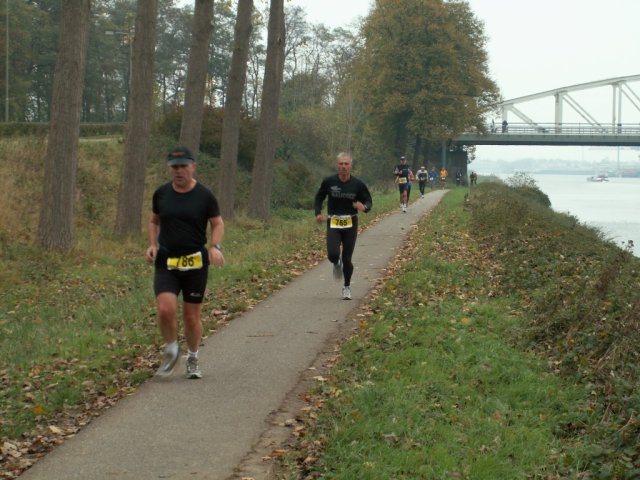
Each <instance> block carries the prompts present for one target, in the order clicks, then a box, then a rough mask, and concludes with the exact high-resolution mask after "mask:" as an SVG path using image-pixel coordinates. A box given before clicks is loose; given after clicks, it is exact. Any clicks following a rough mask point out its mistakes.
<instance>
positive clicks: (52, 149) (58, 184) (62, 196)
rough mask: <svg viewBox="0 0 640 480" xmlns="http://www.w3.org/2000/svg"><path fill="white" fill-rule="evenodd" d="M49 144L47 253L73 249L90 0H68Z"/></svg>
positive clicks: (43, 215) (43, 221)
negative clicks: (55, 250) (74, 209)
mask: <svg viewBox="0 0 640 480" xmlns="http://www.w3.org/2000/svg"><path fill="white" fill-rule="evenodd" d="M61 7H62V8H61V16H60V28H59V35H58V54H57V58H56V65H55V73H54V81H53V95H52V100H51V116H50V118H51V121H50V125H49V142H48V145H47V154H46V157H45V159H44V166H45V171H44V181H43V189H42V205H41V210H40V219H39V223H38V233H37V237H36V242H37V243H38V244H39V245H40V246H41V247H43V248H45V249H47V250H53V249H63V250H68V249H70V248H71V247H72V246H73V242H74V235H73V201H74V197H75V186H76V171H77V166H78V138H79V136H80V109H81V102H82V87H83V84H84V70H85V63H86V54H87V44H88V32H89V18H90V13H91V1H90V0H62V2H61Z"/></svg>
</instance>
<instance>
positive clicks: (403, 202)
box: [393, 156, 449, 213]
mask: <svg viewBox="0 0 640 480" xmlns="http://www.w3.org/2000/svg"><path fill="white" fill-rule="evenodd" d="M393 174H394V176H395V182H396V184H397V185H398V189H399V191H400V210H401V211H402V212H403V213H406V212H407V207H408V204H409V196H410V195H411V182H412V181H415V180H417V181H418V188H419V189H420V198H424V192H425V189H426V186H427V182H429V186H430V187H431V190H433V189H434V188H435V186H436V183H437V182H438V179H440V186H441V187H442V188H444V187H445V186H446V184H447V177H448V176H449V172H448V171H447V169H446V168H445V167H442V169H440V171H439V172H438V171H437V170H436V167H434V166H432V167H431V170H428V171H427V169H426V168H425V167H424V166H422V167H420V168H419V169H418V171H417V172H415V173H414V172H413V170H412V169H411V167H410V166H409V165H408V163H407V158H406V157H404V156H402V157H400V163H399V164H398V165H396V167H395V169H394V170H393Z"/></svg>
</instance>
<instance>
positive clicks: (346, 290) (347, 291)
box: [342, 286, 351, 300]
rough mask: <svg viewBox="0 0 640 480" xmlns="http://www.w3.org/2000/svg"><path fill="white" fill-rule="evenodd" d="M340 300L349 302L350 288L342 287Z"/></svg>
mask: <svg viewBox="0 0 640 480" xmlns="http://www.w3.org/2000/svg"><path fill="white" fill-rule="evenodd" d="M342 299H343V300H351V287H348V286H344V287H342Z"/></svg>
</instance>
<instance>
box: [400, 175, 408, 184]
mask: <svg viewBox="0 0 640 480" xmlns="http://www.w3.org/2000/svg"><path fill="white" fill-rule="evenodd" d="M398 183H399V184H403V183H407V177H400V178H399V179H398Z"/></svg>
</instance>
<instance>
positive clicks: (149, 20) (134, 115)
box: [115, 0, 158, 235]
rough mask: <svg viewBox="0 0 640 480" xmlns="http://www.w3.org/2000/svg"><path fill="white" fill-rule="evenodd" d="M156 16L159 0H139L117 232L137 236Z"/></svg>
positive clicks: (141, 200)
mask: <svg viewBox="0 0 640 480" xmlns="http://www.w3.org/2000/svg"><path fill="white" fill-rule="evenodd" d="M157 13H158V3H157V0H138V6H137V11H136V25H135V39H134V41H133V59H132V62H131V64H132V72H131V91H130V93H129V114H128V122H127V136H126V140H125V144H124V155H123V163H122V175H121V177H120V189H119V192H118V211H117V214H116V225H115V232H116V233H117V234H120V235H125V234H128V235H131V234H136V233H138V232H139V231H140V227H141V221H142V204H143V197H144V179H145V169H146V164H147V156H148V154H149V140H150V138H151V119H152V116H151V114H152V108H153V57H154V50H155V40H156V21H157Z"/></svg>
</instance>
